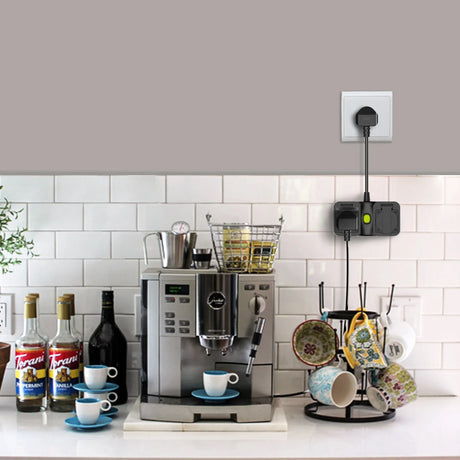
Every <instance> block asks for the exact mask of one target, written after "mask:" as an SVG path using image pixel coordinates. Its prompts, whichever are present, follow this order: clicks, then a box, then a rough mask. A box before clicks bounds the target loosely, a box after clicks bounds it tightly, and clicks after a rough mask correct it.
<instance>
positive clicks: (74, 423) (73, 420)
mask: <svg viewBox="0 0 460 460" xmlns="http://www.w3.org/2000/svg"><path fill="white" fill-rule="evenodd" d="M64 423H65V424H66V425H69V426H71V427H72V428H79V429H82V430H93V429H95V428H102V427H103V426H106V425H108V424H109V423H112V419H111V418H110V417H106V416H105V415H100V416H99V418H98V419H97V422H96V423H95V424H94V425H83V424H82V423H80V422H79V421H78V417H70V418H68V419H66V420H64Z"/></svg>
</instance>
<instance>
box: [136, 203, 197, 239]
mask: <svg viewBox="0 0 460 460" xmlns="http://www.w3.org/2000/svg"><path fill="white" fill-rule="evenodd" d="M178 220H185V221H186V222H188V223H189V224H190V228H192V229H193V228H195V207H194V205H193V204H139V205H138V230H141V231H151V232H155V231H163V230H170V229H171V225H172V224H173V223H174V222H176V221H178Z"/></svg>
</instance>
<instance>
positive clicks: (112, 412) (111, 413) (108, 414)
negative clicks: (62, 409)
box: [73, 406, 118, 417]
mask: <svg viewBox="0 0 460 460" xmlns="http://www.w3.org/2000/svg"><path fill="white" fill-rule="evenodd" d="M73 413H74V414H76V413H77V411H76V410H75V409H74V411H73ZM115 414H118V408H117V407H113V406H112V407H111V408H110V409H109V410H106V411H105V412H101V415H105V416H106V417H112V416H114V415H115Z"/></svg>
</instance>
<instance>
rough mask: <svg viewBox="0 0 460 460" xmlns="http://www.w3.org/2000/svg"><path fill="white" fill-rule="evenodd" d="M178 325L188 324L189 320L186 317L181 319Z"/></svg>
mask: <svg viewBox="0 0 460 460" xmlns="http://www.w3.org/2000/svg"><path fill="white" fill-rule="evenodd" d="M179 326H190V321H189V320H188V319H181V320H180V321H179Z"/></svg>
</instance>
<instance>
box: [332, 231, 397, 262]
mask: <svg viewBox="0 0 460 460" xmlns="http://www.w3.org/2000/svg"><path fill="white" fill-rule="evenodd" d="M335 245H336V246H335V247H336V250H335V257H336V258H337V259H346V257H347V256H346V244H345V241H344V239H343V236H336V237H335ZM348 246H349V254H350V259H363V260H364V259H388V258H389V255H390V238H389V237H385V236H378V237H374V238H368V237H354V238H351V240H350V242H349V244H348Z"/></svg>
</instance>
